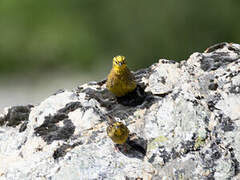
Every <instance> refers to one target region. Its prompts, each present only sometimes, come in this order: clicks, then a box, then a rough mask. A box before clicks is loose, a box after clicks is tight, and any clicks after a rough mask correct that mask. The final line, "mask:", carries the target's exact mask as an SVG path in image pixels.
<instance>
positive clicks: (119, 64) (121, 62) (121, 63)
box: [113, 55, 127, 72]
mask: <svg viewBox="0 0 240 180" xmlns="http://www.w3.org/2000/svg"><path fill="white" fill-rule="evenodd" d="M126 67H127V63H126V58H125V56H120V55H119V56H115V57H114V58H113V68H114V70H115V71H116V72H119V71H121V70H123V69H125V68H126Z"/></svg>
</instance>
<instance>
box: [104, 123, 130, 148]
mask: <svg viewBox="0 0 240 180" xmlns="http://www.w3.org/2000/svg"><path fill="white" fill-rule="evenodd" d="M107 135H108V136H109V137H110V138H111V139H112V141H113V142H114V143H116V144H124V143H125V142H126V141H127V139H128V136H129V130H128V128H127V126H125V125H124V124H123V123H121V122H114V123H113V124H111V125H109V126H108V127H107Z"/></svg>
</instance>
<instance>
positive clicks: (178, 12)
mask: <svg viewBox="0 0 240 180" xmlns="http://www.w3.org/2000/svg"><path fill="white" fill-rule="evenodd" d="M239 9H240V1H239V0H229V1H226V0H211V1H207V0H202V1H192V0H181V1H179V0H169V1H141V0H131V1H126V0H125V1H121V2H120V1H110V0H109V1H104V0H103V1H97V0H68V1H63V0H51V1H49V0H41V1H33V0H21V1H19V0H1V1H0V84H1V85H0V87H1V88H0V99H1V102H2V103H0V108H1V107H4V106H8V105H11V104H24V103H27V102H29V103H37V102H39V101H40V100H42V99H44V98H45V97H47V96H48V95H50V94H51V93H54V92H55V91H57V90H58V89H60V88H69V89H71V88H73V87H76V86H77V85H78V84H81V83H84V82H86V81H89V80H100V79H103V78H104V77H105V76H106V75H107V74H108V71H109V70H110V68H111V63H112V57H113V56H114V55H118V54H122V55H125V56H126V57H127V59H128V64H129V67H130V69H131V70H137V69H139V68H145V67H147V66H149V65H151V64H152V63H154V62H157V60H158V59H159V58H166V59H174V60H177V61H180V60H183V59H187V58H188V56H189V55H190V54H192V53H193V52H196V51H198V52H202V51H204V50H205V49H206V48H207V47H208V46H210V45H213V44H215V43H218V42H222V41H227V42H236V43H239V40H240V23H239V16H240V15H239Z"/></svg>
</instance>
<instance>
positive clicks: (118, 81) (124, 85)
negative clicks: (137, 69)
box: [107, 56, 137, 97]
mask: <svg viewBox="0 0 240 180" xmlns="http://www.w3.org/2000/svg"><path fill="white" fill-rule="evenodd" d="M136 87H137V84H136V81H135V78H134V76H133V74H132V73H131V72H130V70H129V69H128V67H127V63H126V58H125V57H124V56H116V57H114V58H113V67H112V70H111V72H110V73H109V75H108V78H107V89H108V90H109V91H111V92H112V93H113V94H114V95H115V96H117V97H122V96H125V95H127V94H128V93H130V92H132V91H133V90H134V89H135V88H136Z"/></svg>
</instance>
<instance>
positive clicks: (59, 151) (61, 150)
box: [53, 142, 82, 160]
mask: <svg viewBox="0 0 240 180" xmlns="http://www.w3.org/2000/svg"><path fill="white" fill-rule="evenodd" d="M81 144H82V142H76V143H74V144H73V145H69V144H63V145H62V146H60V147H59V148H57V149H56V150H55V151H54V153H53V158H54V159H55V160H56V159H58V158H60V157H64V156H65V155H66V153H67V152H68V151H70V150H71V149H73V148H75V147H76V146H79V145H81Z"/></svg>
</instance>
